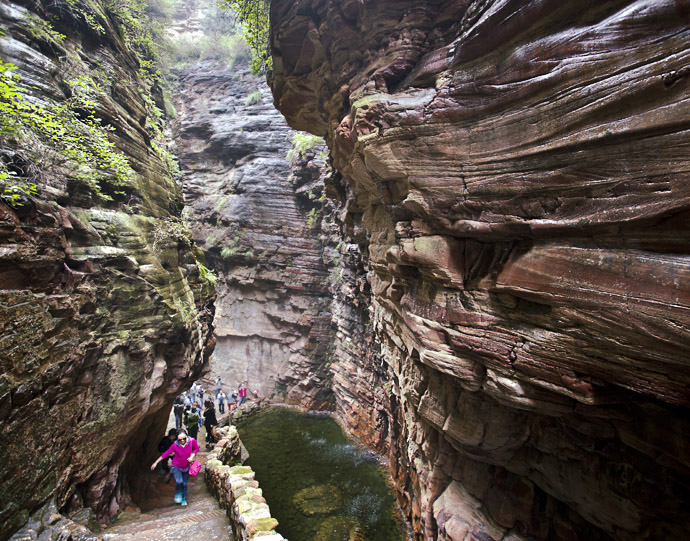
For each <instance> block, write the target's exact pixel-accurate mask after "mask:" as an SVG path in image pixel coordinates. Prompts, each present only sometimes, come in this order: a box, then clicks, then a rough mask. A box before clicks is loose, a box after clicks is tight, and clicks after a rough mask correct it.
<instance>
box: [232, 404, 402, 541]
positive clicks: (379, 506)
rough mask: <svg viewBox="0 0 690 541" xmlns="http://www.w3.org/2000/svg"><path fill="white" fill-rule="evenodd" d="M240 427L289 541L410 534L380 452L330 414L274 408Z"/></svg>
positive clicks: (360, 540)
mask: <svg viewBox="0 0 690 541" xmlns="http://www.w3.org/2000/svg"><path fill="white" fill-rule="evenodd" d="M238 428H239V432H240V436H241V438H242V441H243V442H244V445H245V446H246V447H247V449H248V450H249V454H250V458H249V461H248V462H247V464H248V465H250V466H251V467H252V468H253V469H254V471H255V472H256V477H257V480H258V481H259V484H260V486H261V489H262V490H263V494H264V497H265V498H266V500H267V501H268V504H269V506H270V507H271V514H272V515H273V517H275V518H276V519H277V520H278V522H279V523H280V525H279V526H278V532H280V533H281V534H282V535H283V536H284V537H286V538H287V539H289V540H290V541H340V540H343V541H348V540H357V541H364V540H367V541H401V540H404V539H405V535H404V533H403V532H404V529H403V527H402V523H401V521H400V517H399V514H398V512H397V506H396V503H395V498H394V496H393V493H392V491H391V488H390V486H389V485H388V483H387V481H386V477H385V475H384V473H383V471H382V469H381V467H380V466H379V463H378V460H377V457H376V456H375V455H373V454H371V453H367V452H365V451H362V450H361V449H359V448H358V447H357V446H356V445H354V444H353V443H352V442H350V441H349V440H348V439H347V438H346V437H345V435H344V434H343V432H342V430H341V429H340V427H339V426H338V424H337V423H336V422H335V421H334V420H333V419H331V418H330V417H325V416H322V415H310V414H305V413H301V412H298V411H295V410H289V409H269V410H265V411H262V412H260V413H258V414H256V415H253V416H251V417H250V418H248V419H246V420H244V421H242V423H241V424H240V426H239V427H238Z"/></svg>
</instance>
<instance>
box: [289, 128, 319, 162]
mask: <svg viewBox="0 0 690 541" xmlns="http://www.w3.org/2000/svg"><path fill="white" fill-rule="evenodd" d="M290 137H291V139H292V146H291V147H290V150H288V152H287V154H286V156H285V157H286V158H287V161H288V163H289V164H290V166H293V165H295V163H297V160H298V159H300V158H301V159H302V160H304V159H306V158H307V153H308V152H309V151H310V150H312V149H314V148H316V147H317V146H319V145H323V146H324V148H323V150H322V151H321V152H320V154H319V156H320V157H325V156H326V148H325V142H324V140H323V138H321V137H319V136H318V135H312V134H311V133H302V132H295V133H293V134H292V135H291V136H290Z"/></svg>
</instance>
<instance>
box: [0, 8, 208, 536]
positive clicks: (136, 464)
mask: <svg viewBox="0 0 690 541" xmlns="http://www.w3.org/2000/svg"><path fill="white" fill-rule="evenodd" d="M29 4H30V5H31V8H30V9H28V8H27V7H25V6H26V5H29ZM99 6H100V4H98V3H90V4H88V5H86V7H85V9H87V12H88V13H91V14H92V15H93V17H94V18H93V19H92V22H93V21H96V22H98V24H100V25H101V28H102V30H103V31H102V32H100V31H99V30H97V29H96V28H94V27H92V26H90V25H89V24H87V23H86V22H85V21H84V20H83V19H82V16H81V15H80V12H79V11H78V10H75V11H72V10H71V8H69V7H67V6H66V4H65V5H61V4H58V3H54V2H45V3H40V2H37V3H33V2H32V3H29V2H21V3H20V2H16V3H15V2H3V4H2V6H0V21H1V22H2V27H3V33H2V37H0V54H1V56H2V59H3V60H4V61H8V62H9V61H11V62H12V63H14V64H15V65H16V66H17V68H18V69H17V70H16V71H17V72H18V73H19V75H20V79H19V82H20V83H21V84H22V86H24V87H25V88H26V89H27V90H28V95H27V98H26V99H29V100H31V102H32V103H39V104H42V105H43V106H44V107H46V108H48V107H51V106H53V105H54V104H61V103H63V102H64V100H65V99H66V98H67V95H66V88H67V87H66V84H65V80H66V79H68V78H70V77H77V76H84V77H91V76H94V77H96V74H98V77H99V78H102V79H104V80H106V81H108V82H106V83H104V88H103V92H102V95H101V94H99V95H100V97H99V98H98V99H97V103H95V105H94V107H95V109H96V115H97V116H98V117H99V118H102V119H103V120H104V122H105V123H107V124H109V125H111V126H112V127H113V128H114V131H113V132H112V140H113V141H114V142H115V144H116V145H117V148H118V149H119V150H120V151H122V152H123V153H124V154H125V156H126V158H127V159H128V160H129V163H130V164H131V166H132V168H133V169H134V170H135V171H136V174H135V175H134V177H133V178H132V180H131V182H130V183H129V184H127V185H126V186H120V187H119V190H121V193H120V194H119V195H118V194H115V193H113V192H112V191H111V192H110V193H111V194H112V195H113V196H114V200H112V201H104V200H102V199H99V198H98V197H97V196H96V195H94V194H93V192H92V191H91V190H90V188H89V186H88V185H87V184H86V183H84V182H83V181H79V180H77V179H76V178H73V176H76V175H75V174H74V171H70V170H69V169H68V168H66V167H65V166H64V165H62V166H60V167H57V166H56V167H50V168H48V167H47V163H50V162H46V163H36V164H33V165H34V166H35V167H37V168H40V167H46V170H44V171H43V172H42V173H41V178H43V179H44V180H45V183H44V184H41V185H39V186H38V192H39V193H38V195H37V196H36V197H33V198H31V199H30V200H27V199H24V200H23V201H20V203H19V204H18V205H16V206H12V205H10V204H8V203H7V199H3V201H2V202H0V339H1V341H2V346H1V350H2V355H1V357H2V360H1V364H0V366H1V368H2V374H1V375H0V422H1V423H2V444H1V445H0V478H1V479H2V487H1V488H0V537H2V538H5V537H6V536H7V535H9V534H10V533H11V532H12V531H14V530H16V529H17V528H18V527H19V526H20V525H22V524H23V523H24V522H26V521H27V519H28V517H29V514H30V513H31V512H33V511H35V510H36V509H38V508H39V507H41V506H42V505H43V504H44V503H45V502H47V501H49V500H55V502H56V503H57V506H53V507H51V506H50V505H48V507H47V508H48V509H57V510H65V511H69V512H71V511H75V510H78V509H79V508H81V507H82V506H87V507H91V508H92V509H94V510H95V511H96V516H97V517H98V518H100V519H107V518H108V517H110V516H112V515H114V514H115V513H117V512H118V510H119V509H120V508H121V507H122V505H123V503H127V502H128V501H129V498H128V496H129V491H130V488H132V487H133V486H134V485H135V484H136V481H137V479H138V476H137V475H132V476H130V479H129V482H128V480H127V477H128V475H127V474H128V473H132V472H135V473H136V471H137V469H138V468H140V467H141V466H142V464H144V467H145V464H146V463H149V461H148V459H149V456H150V453H151V451H152V450H153V449H155V446H156V442H157V441H158V439H159V437H160V434H162V433H163V431H164V429H165V426H166V423H167V418H168V415H169V412H170V406H171V403H172V399H173V397H174V396H175V395H176V394H178V393H179V392H180V391H181V390H182V389H183V388H184V387H185V385H187V386H188V385H189V384H190V383H191V381H193V380H194V379H196V377H197V376H198V375H199V374H200V373H201V371H202V368H203V364H204V362H205V361H206V360H207V359H208V356H209V355H210V352H211V349H212V347H213V340H212V336H211V322H212V319H213V305H212V300H213V288H212V287H210V285H209V284H205V283H204V281H203V280H201V279H200V277H199V267H198V264H197V261H196V258H195V256H194V254H193V252H192V247H191V245H190V243H189V240H188V239H186V238H185V234H184V227H183V226H182V224H181V223H180V221H179V213H180V209H181V194H180V192H179V190H178V188H177V186H176V185H175V182H174V180H173V178H172V177H171V176H170V174H169V173H168V172H167V171H166V169H165V167H164V165H163V163H162V161H161V159H160V157H159V155H158V154H157V153H156V152H155V150H154V149H153V148H152V147H151V145H150V144H149V134H148V133H147V131H146V129H145V128H144V124H145V123H146V122H147V105H146V103H145V102H144V100H143V98H142V95H141V94H140V93H139V92H138V90H137V89H140V88H142V89H145V88H146V85H147V83H146V82H145V81H142V80H141V79H140V78H139V76H138V62H137V59H136V57H135V56H134V55H133V54H132V52H131V50H129V49H127V47H126V46H125V44H124V43H123V42H122V39H121V37H120V34H119V32H118V30H117V29H116V28H115V26H114V25H113V21H112V19H110V18H107V17H103V16H102V11H101V7H99ZM91 10H95V11H91ZM48 20H50V21H51V24H52V25H53V26H54V30H53V32H55V31H59V32H62V33H64V34H65V35H67V38H66V39H64V41H56V40H55V39H54V38H53V37H51V36H54V35H55V34H52V35H51V34H50V33H49V32H48V30H46V28H50V27H48V26H46V23H45V21H48ZM93 24H94V25H95V23H93ZM144 94H145V91H144ZM4 135H6V134H3V136H4ZM2 143H3V144H2V152H3V158H7V156H10V158H11V157H12V156H13V153H16V152H17V147H16V141H14V140H13V139H12V138H11V137H8V138H7V139H3V141H2ZM15 155H16V154H15ZM19 155H21V154H20V153H19ZM104 189H105V187H104ZM123 194H124V195H123ZM51 520H53V519H51ZM55 520H57V519H55ZM53 522H54V520H53Z"/></svg>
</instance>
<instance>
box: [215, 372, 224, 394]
mask: <svg viewBox="0 0 690 541" xmlns="http://www.w3.org/2000/svg"><path fill="white" fill-rule="evenodd" d="M222 389H223V384H222V383H221V381H220V376H218V377H217V378H216V400H217V399H218V395H219V394H220V393H221V390H222Z"/></svg>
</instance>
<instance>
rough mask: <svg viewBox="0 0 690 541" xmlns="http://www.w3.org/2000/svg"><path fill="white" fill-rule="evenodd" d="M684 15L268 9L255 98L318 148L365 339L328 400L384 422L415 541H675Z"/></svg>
mask: <svg viewBox="0 0 690 541" xmlns="http://www.w3.org/2000/svg"><path fill="white" fill-rule="evenodd" d="M689 23H690V9H689V8H688V7H687V6H686V5H685V4H684V3H683V2H675V1H671V0H658V1H652V0H645V1H630V0H624V1H623V0H622V1H608V2H594V3H592V2H590V3H584V4H583V3H580V2H560V1H556V0H546V1H541V2H538V1H520V2H517V1H509V0H503V1H501V0H493V1H492V0H487V1H470V0H464V1H459V2H451V1H442V0H439V1H427V2H421V3H420V2H407V1H402V2H398V1H396V2H393V1H379V2H358V1H355V0H352V1H349V0H348V1H335V0H330V1H329V0H312V1H308V0H307V1H304V2H291V1H288V0H276V1H274V2H273V3H272V25H273V26H272V32H273V33H272V39H271V46H272V52H273V54H274V71H273V74H272V83H271V84H272V90H273V94H274V100H275V103H276V105H277V106H278V108H279V109H280V110H281V112H282V113H283V114H284V115H285V116H286V118H287V120H288V122H289V123H290V125H291V126H293V127H294V128H296V129H303V130H309V131H311V132H313V133H317V134H320V135H325V136H326V138H327V142H328V144H329V147H330V148H331V150H332V155H333V159H334V164H335V166H336V168H337V169H338V171H339V172H340V174H341V175H342V178H343V184H344V185H345V186H346V188H345V189H343V190H341V192H340V198H341V200H344V201H346V202H347V203H346V206H345V207H344V209H345V210H344V212H345V216H344V217H343V222H344V223H346V224H350V225H351V226H352V227H358V226H361V229H362V230H363V231H364V234H363V235H361V236H359V237H356V236H353V237H352V238H353V239H356V242H358V244H359V249H360V250H361V254H362V256H363V258H364V267H365V269H368V271H369V272H368V282H369V285H368V287H370V288H371V293H372V310H373V318H372V319H373V322H374V334H375V337H372V346H371V349H367V352H368V354H367V355H362V361H361V363H360V364H359V365H358V366H356V367H355V366H352V367H350V369H349V370H348V372H350V373H353V374H357V376H358V377H356V378H347V377H345V376H344V375H343V377H338V376H337V375H335V376H334V377H335V383H336V385H337V386H338V387H339V389H338V391H337V396H338V398H337V408H338V411H339V414H340V415H341V417H347V418H349V419H350V420H352V421H353V422H354V425H356V426H354V428H353V431H354V432H356V433H358V434H359V433H361V432H362V431H366V428H365V427H370V426H372V425H373V424H375V423H376V422H377V421H375V420H376V419H377V417H378V418H379V424H382V425H385V426H384V428H385V430H386V434H387V436H386V437H387V438H388V441H389V449H390V458H391V469H392V471H393V472H394V476H395V478H396V482H397V484H398V489H399V495H400V500H401V502H402V503H403V506H404V507H405V510H406V512H407V514H408V516H409V517H410V518H411V521H412V524H413V526H414V528H415V531H416V532H417V536H418V537H419V538H435V537H438V538H439V539H454V540H456V539H465V538H467V537H468V536H471V535H472V536H475V537H479V538H487V537H489V538H493V539H500V538H506V537H508V536H516V537H519V538H529V537H532V538H538V539H546V538H562V539H595V538H607V537H609V536H610V537H615V538H617V539H636V538H641V537H648V538H656V539H660V538H666V539H669V538H675V539H681V538H686V537H688V535H689V534H690V532H689V531H688V524H690V516H689V515H688V511H687V508H688V503H690V494H689V492H688V487H689V486H690V482H689V481H690V467H689V464H690V456H689V449H690V445H689V444H688V442H689V440H688V434H690V426H689V424H690V423H689V421H688V419H690V417H689V415H688V413H689V412H688V405H689V404H690V392H689V391H688V384H689V383H690V355H689V354H690V351H689V348H690V346H689V344H690V340H688V338H689V332H688V326H689V324H690V311H689V310H688V307H689V305H690V293H689V291H688V286H687V284H688V280H687V275H688V268H689V262H690V258H689V257H688V253H689V250H688V246H689V244H688V240H689V238H688V237H689V235H688V233H689V228H690V226H689V224H690V221H688V217H689V216H690V212H689V210H690V204H689V203H690V188H689V187H690V183H689V182H688V180H689V171H690V164H689V161H688V155H689V154H688V150H689V148H688V147H689V146H690V145H689V138H688V127H689V126H690V117H689V115H690V107H688V105H689V104H688V96H689V95H690V92H688V69H687V65H688V60H689V57H690V49H689V48H688V43H690V30H689V29H688V28H689V27H688V24H689ZM348 192H349V193H351V197H348V195H347V193H348ZM365 289H366V288H365ZM374 357H378V358H380V359H382V360H383V361H385V363H386V365H387V371H388V378H389V381H388V382H384V384H383V385H381V386H380V387H381V388H380V389H379V390H378V391H376V390H372V389H371V388H368V387H367V383H366V382H367V380H369V381H370V382H375V383H376V382H380V381H381V378H380V373H381V370H380V368H379V365H378V364H377V362H376V360H375V359H374ZM367 373H369V374H370V377H369V378H367V375H366V374H367ZM377 385H378V384H377ZM361 388H367V389H368V391H367V392H378V393H379V395H381V401H383V402H385V401H388V402H389V409H388V412H387V413H383V415H382V414H381V412H380V411H378V412H377V411H375V409H376V407H377V406H376V404H375V402H372V401H365V402H364V403H363V406H362V407H361V408H360V409H359V410H357V406H356V404H355V403H353V402H352V400H351V396H356V395H357V394H358V392H359V391H360V390H361ZM345 395H347V396H346V399H345V400H342V399H341V397H343V396H345ZM383 402H382V403H383ZM367 419H368V420H369V422H368V423H367V422H366V420H367ZM358 420H359V421H358ZM365 436H366V435H365ZM366 438H369V437H368V436H366ZM366 438H365V439H366ZM369 439H370V438H369Z"/></svg>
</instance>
